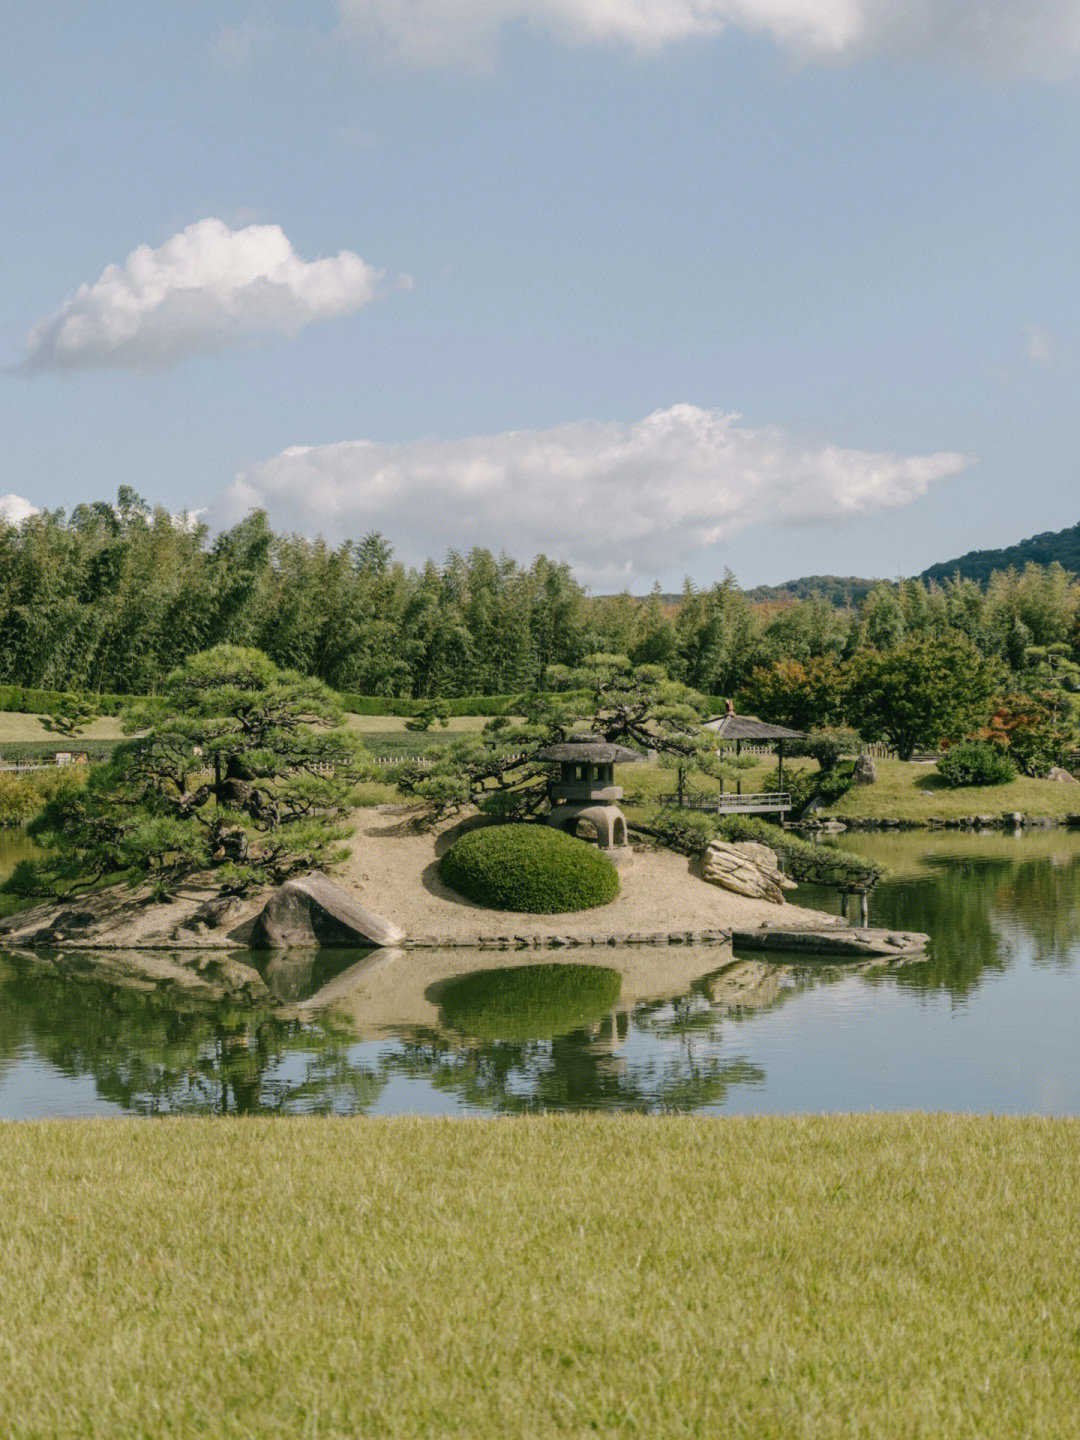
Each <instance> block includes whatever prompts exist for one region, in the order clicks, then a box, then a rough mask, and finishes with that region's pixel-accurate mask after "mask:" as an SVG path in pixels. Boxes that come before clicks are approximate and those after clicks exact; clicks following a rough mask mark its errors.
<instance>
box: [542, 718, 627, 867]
mask: <svg viewBox="0 0 1080 1440" xmlns="http://www.w3.org/2000/svg"><path fill="white" fill-rule="evenodd" d="M536 758H537V759H538V760H548V761H553V762H555V763H557V764H558V766H559V778H558V779H557V780H552V781H551V784H550V785H549V787H548V798H549V799H550V800H551V814H550V815H549V816H548V821H547V823H548V824H549V825H554V826H555V828H556V829H558V830H565V831H566V832H567V834H568V835H576V834H577V832H578V827H579V826H580V825H581V824H583V823H585V824H589V825H591V826H592V827H593V829H594V830H595V831H596V839H597V843H598V844H599V845H600V846H601V848H602V849H604V850H613V849H615V848H616V847H620V846H623V845H625V844H626V817H625V816H624V815H623V813H622V811H621V810H620V809H619V806H618V802H619V801H620V800H621V799H622V793H623V792H622V786H621V785H616V784H615V766H616V765H628V764H630V762H631V761H634V760H640V759H641V756H640V755H639V754H638V753H637V751H636V750H628V749H627V748H626V746H625V745H612V744H609V742H608V741H607V740H602V739H600V738H599V737H598V736H596V735H571V736H570V738H569V739H567V740H564V741H562V743H561V744H558V745H549V746H548V747H547V748H546V749H545V750H540V751H538V752H537V755H536Z"/></svg>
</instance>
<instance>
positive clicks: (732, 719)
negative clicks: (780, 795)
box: [701, 701, 806, 790]
mask: <svg viewBox="0 0 1080 1440" xmlns="http://www.w3.org/2000/svg"><path fill="white" fill-rule="evenodd" d="M701 728H702V729H703V730H712V731H713V732H714V733H715V735H716V738H717V739H718V740H719V741H720V743H721V744H722V745H723V744H732V743H734V745H735V753H736V755H739V754H741V752H742V742H743V741H744V740H749V741H750V742H751V743H753V744H762V743H764V744H769V743H771V742H775V743H776V764H777V771H778V776H777V779H778V784H779V787H780V789H781V790H783V788H784V741H785V740H805V739H806V731H805V730H789V729H788V728H787V726H786V725H770V724H768V722H767V721H765V720H758V719H755V717H754V716H752V715H736V714H735V711H734V709H733V708H732V706H731V702H730V701H728V710H727V714H726V715H716V716H714V718H713V719H712V720H706V721H705V723H704V725H703V726H702V727H701Z"/></svg>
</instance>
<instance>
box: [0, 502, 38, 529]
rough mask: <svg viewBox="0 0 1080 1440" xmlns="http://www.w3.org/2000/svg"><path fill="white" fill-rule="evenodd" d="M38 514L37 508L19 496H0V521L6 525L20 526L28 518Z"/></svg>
mask: <svg viewBox="0 0 1080 1440" xmlns="http://www.w3.org/2000/svg"><path fill="white" fill-rule="evenodd" d="M38 513H39V512H38V507H37V506H36V505H31V504H30V501H29V500H24V499H23V497H22V496H21V495H0V521H3V522H5V523H6V524H8V525H20V524H22V522H23V521H24V520H26V519H28V518H29V516H31V515H37V514H38Z"/></svg>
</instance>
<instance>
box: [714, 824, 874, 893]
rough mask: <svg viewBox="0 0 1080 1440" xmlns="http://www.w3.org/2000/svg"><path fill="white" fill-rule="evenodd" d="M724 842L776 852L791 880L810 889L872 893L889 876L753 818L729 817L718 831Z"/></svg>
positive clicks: (836, 850)
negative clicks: (824, 887) (750, 842)
mask: <svg viewBox="0 0 1080 1440" xmlns="http://www.w3.org/2000/svg"><path fill="white" fill-rule="evenodd" d="M717 829H718V834H719V838H720V839H721V840H730V841H738V840H754V841H757V843H758V844H760V845H768V846H770V848H771V849H773V850H775V851H776V853H777V855H779V856H780V858H781V860H782V861H783V864H784V871H785V873H786V874H788V875H790V877H791V878H792V880H796V881H805V882H806V883H807V884H809V885H836V886H839V887H841V888H845V887H846V888H850V889H852V890H863V889H866V890H869V889H872V888H873V886H874V885H876V884H877V882H878V881H879V880H880V879H881V877H882V876H883V875H884V874H885V873H886V870H885V866H884V865H879V864H877V863H876V862H875V861H872V860H860V859H859V857H858V856H857V855H852V854H850V853H849V852H848V851H847V850H841V849H840V848H839V847H838V846H836V845H831V844H829V842H828V841H823V842H821V843H815V842H814V841H811V840H804V839H802V837H801V836H799V835H792V834H791V833H790V831H787V830H782V829H781V828H780V826H779V825H770V824H769V822H768V821H767V820H761V819H759V818H758V817H757V816H754V815H730V816H728V817H727V819H725V820H721V822H720V824H719V826H718V827H717Z"/></svg>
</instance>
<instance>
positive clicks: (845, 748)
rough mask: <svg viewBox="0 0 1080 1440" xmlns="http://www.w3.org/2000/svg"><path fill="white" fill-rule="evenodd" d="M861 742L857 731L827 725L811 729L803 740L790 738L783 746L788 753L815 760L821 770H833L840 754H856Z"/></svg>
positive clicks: (841, 726)
mask: <svg viewBox="0 0 1080 1440" xmlns="http://www.w3.org/2000/svg"><path fill="white" fill-rule="evenodd" d="M861 744H862V742H861V740H860V739H859V735H858V732H857V731H855V730H851V729H849V728H848V726H846V725H829V726H825V727H823V728H822V729H820V730H811V732H810V734H809V735H807V737H806V739H805V740H792V741H789V742H788V745H787V746H786V747H785V749H786V752H787V754H789V755H805V756H807V757H808V758H809V759H811V760H816V761H817V762H818V764H819V765H820V766H821V768H822V770H825V771H831V770H835V769H836V766H837V764H838V762H839V760H840V757H841V755H857V754H858V753H859V748H860V746H861Z"/></svg>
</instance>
